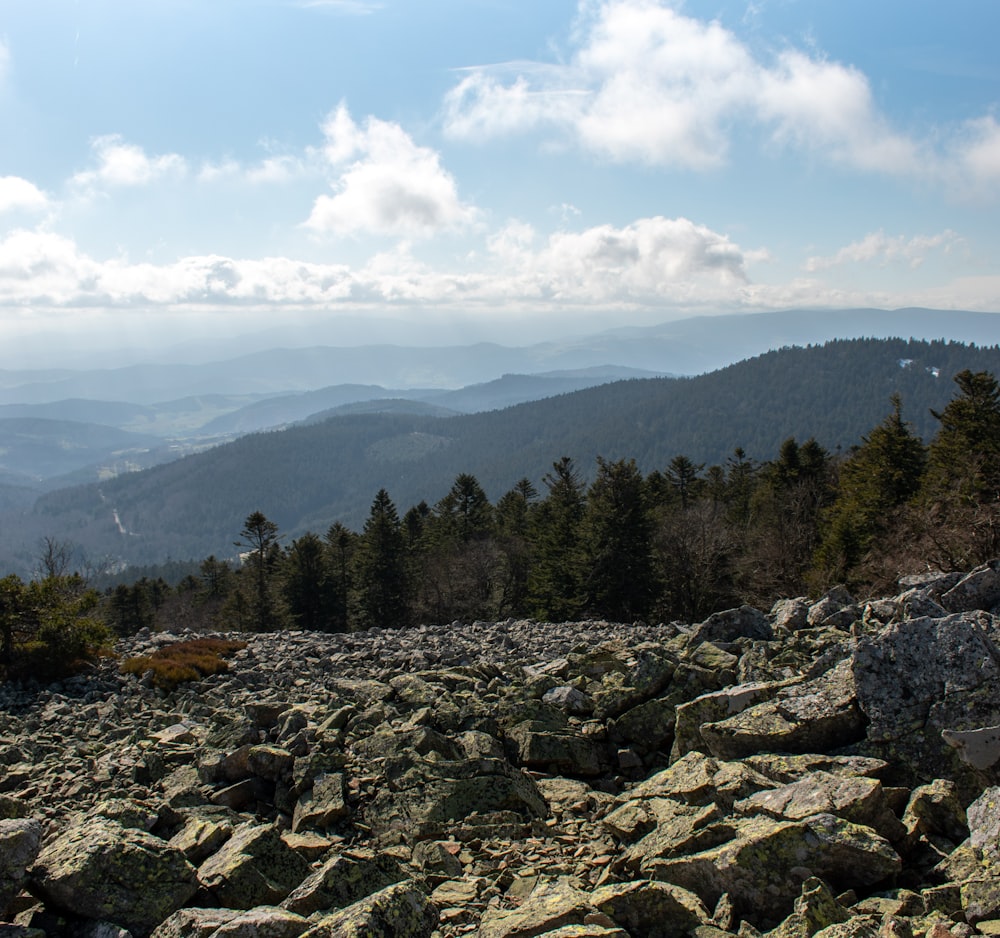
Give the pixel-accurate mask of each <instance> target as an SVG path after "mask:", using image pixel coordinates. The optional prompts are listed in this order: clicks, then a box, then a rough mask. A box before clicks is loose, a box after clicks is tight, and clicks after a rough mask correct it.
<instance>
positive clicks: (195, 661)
mask: <svg viewBox="0 0 1000 938" xmlns="http://www.w3.org/2000/svg"><path fill="white" fill-rule="evenodd" d="M246 644H247V643H246V642H239V641H232V640H230V639H225V638H194V639H190V640H189V641H186V642H174V643H173V644H171V645H164V646H163V647H162V648H158V649H157V650H156V651H154V652H153V654H151V655H141V656H138V657H135V658H127V659H126V660H125V661H123V662H122V671H124V672H125V673H126V674H137V675H143V674H145V673H146V672H147V671H152V672H153V686H154V687H160V688H163V689H164V690H173V689H174V688H175V687H176V686H177V685H178V684H183V683H184V682H186V681H197V680H199V679H200V678H203V677H208V676H209V675H210V674H221V673H223V672H225V671H228V670H229V662H228V661H226V660H225V658H224V657H223V656H224V655H231V654H233V652H236V651H239V650H240V649H241V648H246Z"/></svg>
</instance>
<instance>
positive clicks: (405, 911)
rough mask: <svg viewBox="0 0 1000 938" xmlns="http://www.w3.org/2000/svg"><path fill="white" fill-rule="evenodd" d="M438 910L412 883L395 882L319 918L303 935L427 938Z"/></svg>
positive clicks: (320, 937)
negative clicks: (344, 907)
mask: <svg viewBox="0 0 1000 938" xmlns="http://www.w3.org/2000/svg"><path fill="white" fill-rule="evenodd" d="M437 922H438V912H437V909H436V908H435V906H434V905H433V904H432V903H431V902H430V901H429V900H428V899H427V896H426V895H424V893H423V892H422V891H421V890H420V889H419V888H417V887H416V886H414V885H413V884H412V883H396V884H395V885H393V886H387V887H386V888H385V889H381V890H379V891H378V892H376V893H373V894H372V895H370V896H368V897H366V898H364V899H362V900H360V901H359V902H355V903H354V904H353V905H349V906H348V907H347V908H346V909H341V910H340V911H339V912H334V913H333V914H332V915H327V916H324V917H323V918H321V919H320V920H319V921H318V922H317V923H316V924H315V925H313V926H312V927H311V928H310V929H309V930H308V931H306V932H303V938H429V936H430V934H431V933H432V932H433V931H434V928H435V926H436V925H437Z"/></svg>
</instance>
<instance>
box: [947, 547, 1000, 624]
mask: <svg viewBox="0 0 1000 938" xmlns="http://www.w3.org/2000/svg"><path fill="white" fill-rule="evenodd" d="M998 566H1000V562H998V561H996V560H994V561H992V562H990V563H985V564H983V565H982V566H979V567H976V569H975V570H972V571H970V572H969V573H967V574H966V575H965V576H964V577H962V579H961V580H959V581H958V583H956V584H955V585H954V586H953V587H952V588H951V589H949V590H948V591H947V592H946V593H944V595H942V597H941V605H942V606H944V607H945V609H947V610H949V611H950V612H971V611H972V610H974V609H985V610H986V611H991V610H992V609H993V608H994V607H995V606H997V605H998V604H1000V573H998V572H997V568H998Z"/></svg>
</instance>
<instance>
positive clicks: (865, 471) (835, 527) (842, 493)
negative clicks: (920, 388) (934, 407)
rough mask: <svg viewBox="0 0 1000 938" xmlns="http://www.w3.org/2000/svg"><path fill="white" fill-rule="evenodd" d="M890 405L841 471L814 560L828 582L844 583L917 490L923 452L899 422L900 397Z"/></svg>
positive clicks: (906, 428) (901, 416)
mask: <svg viewBox="0 0 1000 938" xmlns="http://www.w3.org/2000/svg"><path fill="white" fill-rule="evenodd" d="M891 402H892V413H891V414H889V416H888V417H886V418H885V420H883V421H882V423H880V424H879V425H878V426H877V427H875V428H874V429H873V430H872V431H871V432H870V433H869V434H868V435H867V436H865V437H863V438H862V442H861V445H860V446H859V447H858V449H857V450H856V451H855V452H854V453H853V454H852V455H851V456H850V457H849V458H848V459H847V461H846V462H845V463H844V464H843V466H841V469H840V478H839V482H838V485H837V494H836V498H835V500H834V502H833V504H832V505H831V506H830V508H829V509H828V510H827V511H826V513H825V516H824V519H823V528H824V532H823V540H822V542H821V543H820V546H819V548H818V550H817V556H816V566H817V569H818V570H819V571H821V575H823V576H824V578H825V579H826V580H827V581H828V582H836V581H841V580H844V579H847V578H848V574H849V572H850V571H851V570H852V569H853V568H854V567H856V566H857V565H858V564H859V563H860V562H861V561H862V559H863V558H864V557H865V555H866V554H867V553H868V552H869V551H870V550H871V549H872V547H873V545H875V544H876V542H877V539H878V538H879V537H880V536H881V535H882V534H883V533H884V532H885V531H886V530H888V528H889V526H890V524H891V522H892V520H893V518H894V510H895V509H897V508H899V507H900V506H902V505H904V504H905V503H906V502H908V501H909V500H910V499H911V498H913V497H914V495H916V493H917V492H918V490H919V488H920V482H921V478H922V477H923V473H924V467H925V464H926V449H925V447H924V444H923V442H922V441H921V440H920V438H919V437H917V436H916V435H915V434H914V433H913V432H912V430H911V429H910V427H909V426H908V425H907V423H906V422H905V421H904V420H903V414H902V399H901V398H900V396H899V395H898V394H894V395H892V398H891Z"/></svg>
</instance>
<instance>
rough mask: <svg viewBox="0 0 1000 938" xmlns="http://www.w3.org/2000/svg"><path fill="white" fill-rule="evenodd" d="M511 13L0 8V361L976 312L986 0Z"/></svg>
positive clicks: (983, 300)
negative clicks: (263, 336) (312, 340)
mask: <svg viewBox="0 0 1000 938" xmlns="http://www.w3.org/2000/svg"><path fill="white" fill-rule="evenodd" d="M525 12H526V11H525V8H524V7H522V6H521V5H519V4H516V3H511V2H501V3H494V2H488V3H487V2H461V3H460V2H458V0H427V2H426V3H421V4H414V3H410V2H405V3H404V2H402V0H263V2H261V3H254V4H242V3H236V2H235V0H219V2H217V3H212V4H210V5H204V4H193V3H191V2H190V0H180V2H177V0H170V2H167V0H151V2H149V3H143V4H132V3H126V2H124V0H101V2H95V3H87V4H80V3H77V2H71V0H40V2H38V3H31V4H15V5H9V8H8V9H6V10H5V14H4V29H3V32H2V33H0V122H2V126H3V128H4V130H5V133H4V135H3V139H4V146H3V148H2V151H0V345H2V347H3V349H4V355H3V360H4V362H10V361H22V362H26V361H28V360H31V361H32V362H33V363H35V364H39V363H45V362H55V361H57V360H60V359H62V360H65V359H66V358H67V357H72V356H76V357H79V356H81V355H87V354H89V353H91V352H96V351H99V350H101V349H104V350H107V349H128V348H137V349H154V350H157V349H163V348H168V347H177V346H180V345H183V344H184V343H186V342H198V341H204V340H206V339H211V338H213V337H214V338H217V339H220V340H222V339H225V338H226V337H227V336H234V335H245V334H248V333H253V332H259V331H263V330H268V329H272V330H277V333H276V334H278V335H282V334H284V335H287V336H288V337H290V338H293V339H294V341H296V342H299V343H302V342H304V341H308V339H307V338H306V339H303V338H301V336H306V337H307V336H308V335H309V333H310V332H311V331H312V332H315V333H317V334H322V336H323V341H324V342H330V341H335V337H336V336H338V335H340V336H343V337H345V338H344V339H343V340H342V344H351V343H359V342H371V341H383V342H402V343H410V344H413V343H414V342H416V341H418V340H420V339H421V338H424V339H427V340H429V339H430V338H431V337H432V336H433V342H434V343H435V344H452V345H460V344H465V343H468V342H472V341H481V340H487V341H498V342H505V343H507V344H512V343H513V342H514V341H515V340H518V341H521V342H522V343H525V342H527V343H530V342H533V341H539V340H540V339H541V338H550V337H556V336H565V335H570V334H582V333H594V332H597V331H599V330H600V329H601V328H611V327H615V326H621V325H629V324H635V325H651V324H654V323H659V322H666V321H670V320H674V319H678V318H685V317H689V316H696V315H704V314H719V313H739V312H756V311H766V310H777V309H788V308H814V309H819V308H824V309H839V308H846V307H878V308H883V309H893V308H900V307H908V306H925V307H931V308H942V309H952V308H954V309H969V310H998V309H1000V271H998V270H997V261H996V258H997V257H1000V230H998V229H997V226H996V224H995V213H996V202H997V196H998V195H1000V122H998V120H997V106H998V104H1000V63H998V62H997V60H996V56H995V50H994V48H993V36H994V34H995V32H996V27H998V26H1000V6H997V5H994V4H985V5H984V4H982V3H977V2H974V0H956V3H954V4H950V5H948V6H947V7H945V6H941V5H929V6H921V7H914V6H913V5H912V4H904V3H903V2H902V0H886V2H885V3H880V4H878V5H876V6H872V5H871V4H867V3H866V4H862V3H861V2H860V0H847V2H845V3H840V4H836V5H817V4H810V3H802V2H789V3H773V2H767V0H765V2H763V3H760V2H752V3H751V2H746V0H744V2H738V0H721V2H716V3H713V4H708V3H705V2H704V0H689V2H686V3H681V2H671V0H550V2H548V3H546V4H544V5H542V6H537V5H536V6H533V7H532V8H531V10H530V16H528V15H525ZM331 337H333V338H331ZM518 337H519V338H518Z"/></svg>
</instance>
